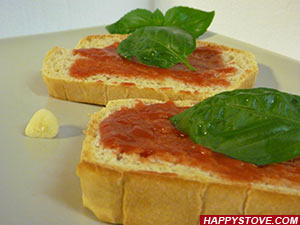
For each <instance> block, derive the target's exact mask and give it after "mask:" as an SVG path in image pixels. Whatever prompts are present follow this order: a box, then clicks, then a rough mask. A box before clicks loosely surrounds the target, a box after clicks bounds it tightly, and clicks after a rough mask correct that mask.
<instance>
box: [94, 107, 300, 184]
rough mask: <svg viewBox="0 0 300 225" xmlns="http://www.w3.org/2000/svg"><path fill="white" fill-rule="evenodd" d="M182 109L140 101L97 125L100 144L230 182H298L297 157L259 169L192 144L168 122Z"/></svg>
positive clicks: (299, 173) (298, 165) (299, 171)
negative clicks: (216, 175) (213, 175)
mask: <svg viewBox="0 0 300 225" xmlns="http://www.w3.org/2000/svg"><path fill="white" fill-rule="evenodd" d="M185 109H186V108H184V107H177V106H176V105H175V104H174V103H173V102H167V103H162V104H153V105H145V104H143V103H142V102H140V103H138V104H137V105H136V106H135V107H133V108H122V109H121V110H120V111H116V112H114V113H112V114H111V115H110V116H108V117H107V118H105V119H104V120H103V121H102V122H101V123H100V125H99V129H100V133H101V139H100V142H101V143H102V144H103V145H104V147H105V148H108V149H109V148H113V149H118V150H119V152H120V153H125V154H139V155H140V156H141V159H144V160H148V159H159V160H163V161H167V162H171V163H175V164H181V165H186V166H191V167H198V168H201V169H202V170H205V171H212V172H213V173H214V174H218V175H219V176H221V177H226V178H229V179H231V180H238V181H255V180H256V181H257V180H261V181H263V182H266V183H269V184H272V183H274V182H275V183H276V182H277V181H278V180H284V181H290V182H294V183H295V182H296V183H297V184H299V183H300V158H296V159H294V160H291V161H289V162H286V163H277V164H271V165H267V166H262V167H258V166H256V165H254V164H251V163H246V162H242V161H240V160H236V159H232V158H230V157H227V156H225V155H223V154H221V153H216V152H213V151H211V150H210V149H208V148H205V147H203V146H201V145H199V144H195V143H194V142H192V141H191V139H190V138H189V137H188V136H186V135H184V134H183V133H181V132H180V131H178V130H177V129H176V128H175V127H174V126H173V125H172V123H171V122H170V120H169V118H170V117H171V116H173V115H175V114H177V113H180V112H182V111H183V110H185ZM275 183H274V184H275Z"/></svg>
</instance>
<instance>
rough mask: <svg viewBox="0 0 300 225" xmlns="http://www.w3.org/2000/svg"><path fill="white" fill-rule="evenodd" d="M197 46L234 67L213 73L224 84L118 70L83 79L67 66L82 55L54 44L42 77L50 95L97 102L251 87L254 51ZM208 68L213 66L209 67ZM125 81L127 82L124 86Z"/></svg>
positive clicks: (93, 44) (105, 41)
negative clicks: (216, 53)
mask: <svg viewBox="0 0 300 225" xmlns="http://www.w3.org/2000/svg"><path fill="white" fill-rule="evenodd" d="M126 37H127V35H117V34H114V35H111V34H110V35H108V34H107V35H94V36H88V37H86V38H84V39H82V40H81V41H79V43H78V44H77V46H76V48H77V49H82V48H104V47H106V46H109V45H111V44H113V43H116V42H120V41H122V40H123V39H125V38H126ZM197 46H198V47H210V48H217V49H218V50H220V51H221V52H222V53H221V57H222V59H223V61H224V63H225V66H227V67H232V68H235V71H234V72H231V73H228V74H226V77H225V78H224V77H223V75H224V74H223V72H218V71H215V72H213V74H214V75H213V76H212V78H213V79H214V80H218V79H221V78H220V77H223V78H222V79H225V81H226V82H227V85H224V84H222V83H221V84H212V83H210V80H207V81H206V82H203V84H201V85H199V84H194V83H186V82H183V81H180V80H174V79H173V78H172V77H165V78H163V79H153V78H145V77H143V76H139V74H136V75H135V76H131V77H126V76H122V75H120V74H119V73H99V74H94V75H92V76H88V77H85V78H78V77H73V76H71V75H70V67H71V66H72V65H74V63H75V61H76V60H78V59H83V58H84V56H81V55H78V54H74V51H73V50H72V49H65V48H60V47H54V48H53V49H51V50H50V51H49V52H48V53H47V55H46V57H45V59H44V62H43V68H42V77H43V79H44V81H45V83H46V86H47V88H48V92H49V94H50V95H51V96H53V97H55V98H59V99H64V100H70V101H76V102H86V103H93V104H100V105H105V104H106V103H107V102H108V101H109V100H114V99H126V98H144V99H157V100H164V101H167V100H173V101H175V100H197V101H199V100H203V99H205V98H207V97H210V96H212V95H215V94H217V93H220V92H223V91H228V90H233V89H237V88H251V87H253V86H254V83H255V80H256V75H257V71H258V67H257V64H256V61H255V57H254V56H253V54H251V53H249V52H246V51H242V50H238V49H233V48H229V47H225V46H221V45H217V44H214V43H208V42H203V41H197ZM114 66H115V67H116V68H117V67H119V65H114ZM149 68H150V67H149ZM211 71H213V69H210V72H211ZM159 73H160V71H159ZM205 79H206V78H205ZM128 83H129V84H130V85H124V84H128Z"/></svg>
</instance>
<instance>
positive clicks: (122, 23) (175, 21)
mask: <svg viewBox="0 0 300 225" xmlns="http://www.w3.org/2000/svg"><path fill="white" fill-rule="evenodd" d="M214 15H215V12H214V11H212V12H205V11H202V10H199V9H193V8H189V7H184V6H177V7H173V8H171V9H169V10H168V11H167V12H166V14H165V16H164V15H163V13H162V12H161V11H160V10H159V9H156V10H155V11H154V12H153V13H152V12H151V11H149V10H147V9H135V10H132V11H130V12H129V13H127V14H125V15H124V16H123V17H122V18H121V19H119V20H118V21H117V22H115V23H113V24H111V25H109V26H107V27H106V29H107V30H108V31H109V32H110V33H111V34H130V33H132V32H134V31H135V30H137V29H139V28H142V27H148V26H167V27H176V28H180V29H183V30H185V31H187V32H189V33H190V34H191V35H193V37H194V38H198V37H199V36H200V35H201V34H203V33H204V32H205V31H206V30H207V28H208V27H209V25H210V24H211V22H212V20H213V18H214Z"/></svg>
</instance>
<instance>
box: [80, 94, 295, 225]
mask: <svg viewBox="0 0 300 225" xmlns="http://www.w3.org/2000/svg"><path fill="white" fill-rule="evenodd" d="M138 104H142V105H145V106H151V105H153V104H158V107H160V105H163V104H168V103H162V102H161V101H158V100H134V99H131V100H115V101H111V102H109V103H108V105H107V106H106V107H105V108H103V109H102V110H101V111H99V112H96V113H95V114H93V115H92V117H91V120H90V122H89V125H88V128H87V130H86V138H85V140H84V143H83V147H82V154H81V161H80V164H79V165H78V168H77V174H78V176H79V177H80V180H81V187H82V198H83V204H84V206H86V207H87V208H89V209H90V210H92V211H93V212H94V214H95V215H96V216H97V218H98V219H99V220H102V221H107V222H111V223H122V224H125V225H129V224H130V225H134V224H143V225H168V224H170V225H176V224H178V225H197V224H199V218H200V215H205V214H210V215H211V214H213V215H215V214H221V215H226V214H229V215H230V214H231V215H249V214H252V215H253V214H254V215H257V214H294V215H299V214H300V175H299V169H300V166H299V163H297V162H294V163H286V164H285V163H283V164H274V165H270V166H269V165H268V166H264V167H257V166H255V165H253V164H249V163H244V162H241V161H239V160H234V159H231V158H228V157H227V156H224V155H220V153H213V152H212V151H211V150H209V149H206V150H205V154H211V155H212V160H209V161H207V162H205V161H202V162H201V163H200V164H190V162H194V161H195V160H196V162H197V159H195V158H193V156H189V155H188V153H184V152H183V153H180V154H179V155H176V154H173V153H172V152H168V151H169V150H167V148H165V147H164V146H163V147H161V148H162V149H161V150H160V152H159V153H158V154H156V155H155V154H154V153H153V154H154V155H151V156H148V155H145V154H144V153H143V151H147V147H145V148H144V149H143V148H142V146H140V147H139V146H138V147H137V148H136V149H135V150H134V151H133V152H126V150H124V146H123V147H122V146H115V147H105V143H104V142H103V140H102V138H104V136H105V133H101V129H100V126H101V125H103V122H104V121H106V122H105V123H106V127H109V129H112V127H113V126H112V125H113V124H112V122H111V121H113V119H116V121H119V122H120V123H122V124H123V123H124V121H123V120H122V119H120V117H118V116H117V115H122V114H123V112H124V110H126V109H134V110H135V111H134V112H135V114H136V115H137V114H138V113H139V108H136V107H137V105H138ZM170 104H171V103H170ZM172 104H173V103H172ZM175 104H176V106H179V107H190V106H192V105H193V104H194V102H193V101H178V102H175ZM143 107H144V106H143ZM117 113H119V114H117ZM156 113H159V112H156ZM158 116H159V115H158ZM159 117H160V116H159ZM161 118H164V119H165V120H168V118H165V116H162V117H161ZM160 121H162V120H160ZM155 122H156V121H155V120H153V121H151V123H153V124H154V123H155ZM151 123H150V124H151ZM103 126H104V125H103ZM126 126H128V127H129V129H133V128H134V126H133V125H132V124H131V123H130V121H129V122H128V121H127V125H126ZM148 129H150V130H151V132H152V131H153V133H154V134H153V135H154V136H155V138H152V139H151V140H149V141H152V140H153V142H155V140H156V139H161V141H162V143H164V142H165V143H168V139H166V138H165V136H164V135H162V134H161V132H158V131H155V129H154V128H152V127H150V128H148ZM174 129H176V128H174ZM150 130H149V131H150ZM112 131H113V133H114V135H116V136H122V135H124V136H126V135H127V134H125V133H123V132H122V129H121V128H118V129H115V130H112ZM126 138H129V139H130V137H128V136H126ZM164 138H165V139H164ZM109 140H110V141H111V140H112V139H111V138H110V139H109ZM136 141H137V137H134V136H133V137H132V140H131V141H130V140H127V141H126V146H127V145H128V146H130V145H132V144H134V143H136ZM185 141H188V140H185ZM195 145H196V144H194V145H193V144H192V143H191V149H190V150H192V148H193V147H192V146H195ZM159 146H160V145H159ZM156 148H157V147H156ZM178 148H180V147H178ZM175 150H176V151H177V150H178V149H175ZM179 150H180V149H179ZM201 154H202V153H201ZM203 154H204V153H203ZM184 155H186V156H184ZM183 156H184V157H187V161H184V157H183ZM221 158H222V160H220V159H221ZM233 165H235V166H236V168H234V167H235V166H233ZM215 166H217V167H218V168H219V169H218V170H216V169H215V168H214V167H215ZM251 170H253V171H252V172H251ZM249 171H250V172H251V173H252V174H251V173H249ZM278 171H280V172H278ZM253 173H254V174H253ZM252 175H253V176H254V177H255V178H253V177H252Z"/></svg>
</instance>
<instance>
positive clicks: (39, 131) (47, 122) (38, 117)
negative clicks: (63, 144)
mask: <svg viewBox="0 0 300 225" xmlns="http://www.w3.org/2000/svg"><path fill="white" fill-rule="evenodd" d="M58 130H59V124H58V120H57V118H56V117H55V115H54V114H53V113H52V112H51V111H49V110H47V109H40V110H39V111H37V112H36V113H35V114H34V115H33V116H32V118H31V119H30V121H29V123H28V124H27V126H26V128H25V135H26V136H29V137H36V138H54V137H55V136H56V135H57V134H58Z"/></svg>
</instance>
